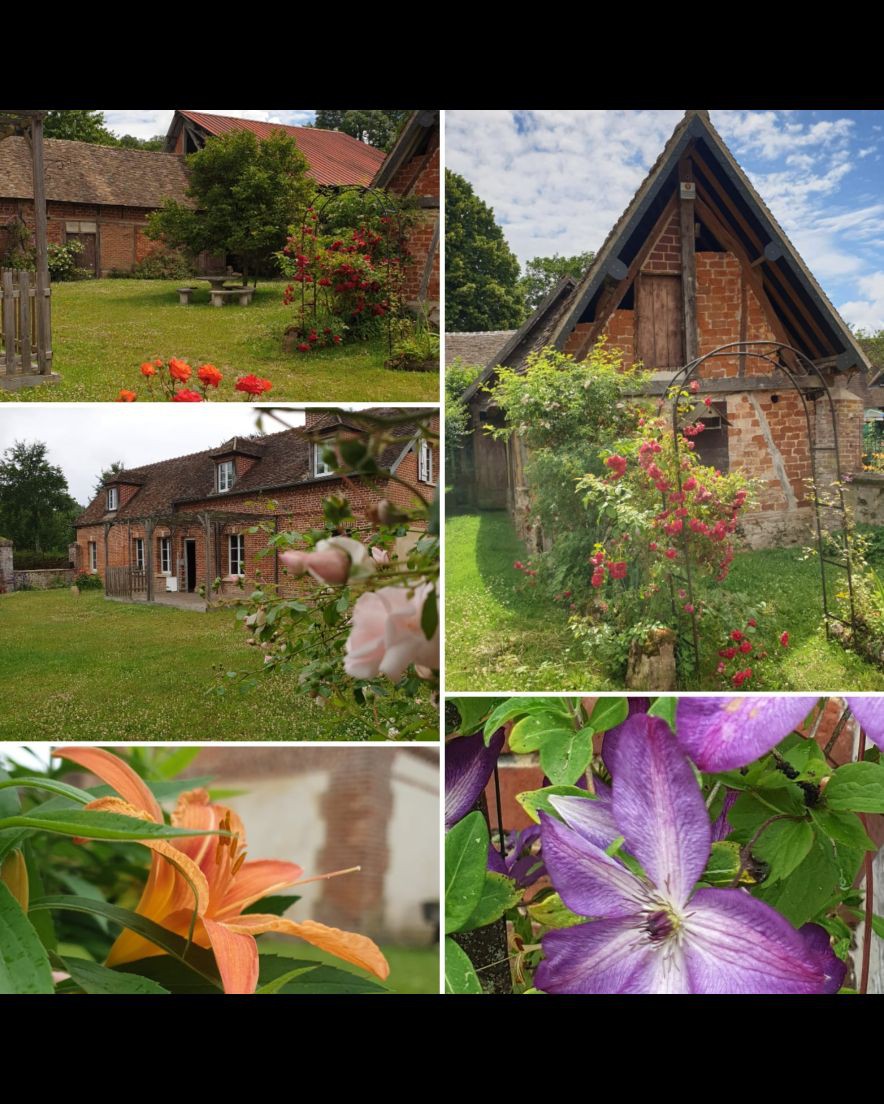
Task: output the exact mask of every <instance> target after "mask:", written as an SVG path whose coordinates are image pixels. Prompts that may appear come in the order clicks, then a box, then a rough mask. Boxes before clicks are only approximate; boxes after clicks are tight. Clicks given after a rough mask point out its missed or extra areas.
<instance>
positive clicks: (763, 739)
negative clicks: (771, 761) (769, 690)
mask: <svg viewBox="0 0 884 1104" xmlns="http://www.w3.org/2000/svg"><path fill="white" fill-rule="evenodd" d="M818 700H819V699H818V698H815V697H809V696H803V695H802V696H799V697H785V696H783V695H778V696H777V697H769V698H746V697H743V698H679V702H678V708H677V710H676V734H677V737H678V742H679V743H680V744H681V746H682V748H683V749H684V751H685V752H687V754H688V755H690V757H691V758H692V759H693V760H694V762H695V763H696V764H697V766H698V767H699V768H700V770H703V771H727V770H736V768H737V767H745V766H746V764H747V763H751V762H752V760H753V759H757V758H758V757H759V756H760V755H765V754H766V753H767V752H768V751H770V749H771V748H772V747H775V746H776V745H777V744H778V743H779V742H780V740H782V739H783V738H784V737H786V736H788V735H789V733H790V732H791V731H792V729H793V728H795V726H796V725H800V724H801V722H802V721H803V720H804V718H805V717H806V716H807V714H808V713H809V712H810V711H811V709H813V707H814V706H815V705H816V703H817V701H818Z"/></svg>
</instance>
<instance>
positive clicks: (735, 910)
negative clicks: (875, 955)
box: [682, 889, 846, 993]
mask: <svg viewBox="0 0 884 1104" xmlns="http://www.w3.org/2000/svg"><path fill="white" fill-rule="evenodd" d="M682 943H683V947H684V956H685V968H686V970H687V975H688V979H689V985H690V989H689V991H690V992H692V993H835V992H837V991H838V989H840V987H841V984H842V982H843V980H844V973H845V969H846V967H845V964H844V963H843V962H841V961H840V959H838V957H837V956H836V955H835V953H834V951H832V949H831V947H830V946H829V937H828V935H827V934H826V932H825V931H824V930H823V929H822V928H820V927H818V926H817V925H816V924H808V925H806V926H805V927H804V928H802V929H801V930H800V931H796V930H795V929H794V928H793V927H792V925H791V924H790V923H789V921H788V920H786V919H785V917H783V916H781V915H780V914H779V913H778V912H777V911H776V910H775V909H773V908H771V907H770V905H767V904H765V903H764V901H759V900H757V899H756V898H755V897H752V896H750V895H749V894H748V893H746V892H745V891H743V890H733V889H701V890H700V891H699V892H698V893H697V894H696V895H695V896H694V898H693V900H692V901H691V903H690V905H689V906H688V909H687V915H686V918H685V920H684V930H683V936H682Z"/></svg>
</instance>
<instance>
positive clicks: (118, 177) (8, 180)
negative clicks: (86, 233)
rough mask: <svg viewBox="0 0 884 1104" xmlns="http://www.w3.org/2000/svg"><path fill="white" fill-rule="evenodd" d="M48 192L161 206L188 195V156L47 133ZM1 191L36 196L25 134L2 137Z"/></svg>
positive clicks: (61, 197)
mask: <svg viewBox="0 0 884 1104" xmlns="http://www.w3.org/2000/svg"><path fill="white" fill-rule="evenodd" d="M43 159H44V162H45V165H46V198H47V199H49V200H57V201H59V202H65V203H102V204H108V205H112V206H115V207H161V206H162V204H163V200H165V199H175V200H177V201H178V202H179V203H184V204H186V205H187V206H192V201H191V200H189V199H188V198H187V195H186V190H187V182H188V180H187V168H186V166H185V164H184V158H183V157H179V156H178V155H177V154H174V153H158V152H156V151H154V150H132V149H122V148H121V147H119V146H97V145H94V144H93V143H91V142H68V141H66V140H64V139H61V138H47V139H45V141H44V143H43ZM0 196H2V197H3V198H5V199H32V198H33V196H34V186H33V177H32V174H31V151H30V148H29V146H28V142H27V139H25V138H19V137H12V138H4V139H3V141H2V142H0Z"/></svg>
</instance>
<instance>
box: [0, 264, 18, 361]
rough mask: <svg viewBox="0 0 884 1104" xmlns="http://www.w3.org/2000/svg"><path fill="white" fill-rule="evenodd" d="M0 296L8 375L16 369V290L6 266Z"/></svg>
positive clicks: (1, 278)
mask: <svg viewBox="0 0 884 1104" xmlns="http://www.w3.org/2000/svg"><path fill="white" fill-rule="evenodd" d="M0 298H2V300H3V352H4V357H5V360H6V375H7V376H11V375H12V373H13V372H14V371H15V292H14V289H13V284H12V269H11V268H5V269H4V270H3V273H2V275H0Z"/></svg>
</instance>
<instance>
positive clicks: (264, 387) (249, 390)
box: [234, 345, 309, 395]
mask: <svg viewBox="0 0 884 1104" xmlns="http://www.w3.org/2000/svg"><path fill="white" fill-rule="evenodd" d="M307 347H308V348H309V345H308V346H307ZM234 386H235V388H236V390H237V391H245V392H246V394H248V395H263V393H264V392H265V391H269V390H270V389H271V388H272V387H273V384H272V383H271V382H270V380H266V379H261V378H260V377H259V376H255V375H248V376H240V378H239V379H238V380H237V381H236V383H235V385H234Z"/></svg>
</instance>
